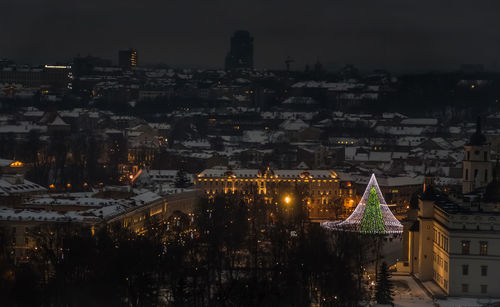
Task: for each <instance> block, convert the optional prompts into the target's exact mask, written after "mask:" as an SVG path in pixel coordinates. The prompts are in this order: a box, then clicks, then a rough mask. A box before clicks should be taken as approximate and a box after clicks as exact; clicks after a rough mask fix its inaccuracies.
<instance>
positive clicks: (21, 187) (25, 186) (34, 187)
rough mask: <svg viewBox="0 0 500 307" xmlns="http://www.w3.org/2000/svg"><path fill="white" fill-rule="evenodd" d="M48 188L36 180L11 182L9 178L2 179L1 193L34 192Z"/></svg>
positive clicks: (0, 182) (0, 184)
mask: <svg viewBox="0 0 500 307" xmlns="http://www.w3.org/2000/svg"><path fill="white" fill-rule="evenodd" d="M45 190H46V189H45V188H44V187H42V186H41V185H38V184H36V183H34V182H31V181H28V180H23V182H22V183H11V182H9V181H8V180H6V179H4V178H2V179H0V195H4V196H7V195H11V194H23V193H33V192H43V191H45Z"/></svg>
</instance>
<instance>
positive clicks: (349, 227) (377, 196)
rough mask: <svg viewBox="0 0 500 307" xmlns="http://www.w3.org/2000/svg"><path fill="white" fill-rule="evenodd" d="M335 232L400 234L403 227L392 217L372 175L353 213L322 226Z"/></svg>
mask: <svg viewBox="0 0 500 307" xmlns="http://www.w3.org/2000/svg"><path fill="white" fill-rule="evenodd" d="M322 226H323V227H325V228H327V229H331V230H335V231H347V232H359V233H363V234H401V233H402V232H403V225H402V224H401V223H400V222H399V221H398V220H397V219H396V217H394V215H393V214H392V212H391V209H389V206H387V203H386V202H385V199H384V196H383V195H382V192H381V191H380V188H379V186H378V183H377V179H376V178H375V174H372V176H371V178H370V181H369V182H368V185H367V186H366V190H365V192H364V194H363V197H362V198H361V200H360V201H359V203H358V206H357V207H356V209H355V210H354V212H353V213H352V214H351V215H350V216H349V217H348V218H347V219H346V220H345V221H341V222H339V221H332V222H325V223H323V224H322Z"/></svg>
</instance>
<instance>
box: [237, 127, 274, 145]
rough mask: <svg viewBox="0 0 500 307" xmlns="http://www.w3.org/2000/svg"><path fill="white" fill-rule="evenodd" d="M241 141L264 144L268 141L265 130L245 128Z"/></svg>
mask: <svg viewBox="0 0 500 307" xmlns="http://www.w3.org/2000/svg"><path fill="white" fill-rule="evenodd" d="M242 141H243V142H247V143H260V144H266V143H268V141H269V136H268V133H267V132H266V131H265V130H245V131H243V136H242Z"/></svg>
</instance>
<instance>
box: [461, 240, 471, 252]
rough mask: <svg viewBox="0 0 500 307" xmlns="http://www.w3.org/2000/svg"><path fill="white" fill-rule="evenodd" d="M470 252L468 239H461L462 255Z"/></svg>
mask: <svg viewBox="0 0 500 307" xmlns="http://www.w3.org/2000/svg"><path fill="white" fill-rule="evenodd" d="M469 252H470V241H462V255H468V254H469Z"/></svg>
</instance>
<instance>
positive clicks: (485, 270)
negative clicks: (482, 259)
mask: <svg viewBox="0 0 500 307" xmlns="http://www.w3.org/2000/svg"><path fill="white" fill-rule="evenodd" d="M481 276H488V266H487V265H482V266H481Z"/></svg>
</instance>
